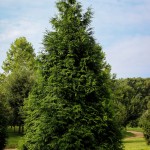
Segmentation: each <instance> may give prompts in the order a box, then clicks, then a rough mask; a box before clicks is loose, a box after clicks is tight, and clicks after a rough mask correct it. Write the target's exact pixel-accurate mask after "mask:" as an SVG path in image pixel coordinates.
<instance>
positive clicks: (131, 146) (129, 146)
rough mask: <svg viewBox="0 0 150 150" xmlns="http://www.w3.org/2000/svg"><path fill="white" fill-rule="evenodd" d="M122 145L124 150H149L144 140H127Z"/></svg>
mask: <svg viewBox="0 0 150 150" xmlns="http://www.w3.org/2000/svg"><path fill="white" fill-rule="evenodd" d="M123 143H124V146H125V150H150V146H148V145H147V144H146V141H145V139H144V138H127V139H124V140H123Z"/></svg>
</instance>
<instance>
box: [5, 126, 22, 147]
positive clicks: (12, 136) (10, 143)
mask: <svg viewBox="0 0 150 150" xmlns="http://www.w3.org/2000/svg"><path fill="white" fill-rule="evenodd" d="M21 137H22V135H21V134H19V133H17V132H14V131H13V129H12V128H10V127H9V128H8V139H7V144H6V148H17V146H18V142H19V140H20V139H21Z"/></svg>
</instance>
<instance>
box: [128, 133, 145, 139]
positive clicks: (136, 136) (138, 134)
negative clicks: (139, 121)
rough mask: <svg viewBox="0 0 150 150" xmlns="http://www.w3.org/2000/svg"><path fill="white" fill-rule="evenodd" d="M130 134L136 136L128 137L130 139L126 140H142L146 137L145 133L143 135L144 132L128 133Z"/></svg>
mask: <svg viewBox="0 0 150 150" xmlns="http://www.w3.org/2000/svg"><path fill="white" fill-rule="evenodd" d="M128 132H130V133H133V134H134V136H132V137H128V138H126V139H132V138H142V137H144V135H143V133H142V132H137V131H128Z"/></svg>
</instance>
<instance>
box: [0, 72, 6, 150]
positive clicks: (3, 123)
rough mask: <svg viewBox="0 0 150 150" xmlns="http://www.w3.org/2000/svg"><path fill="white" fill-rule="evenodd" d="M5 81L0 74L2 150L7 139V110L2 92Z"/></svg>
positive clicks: (0, 144)
mask: <svg viewBox="0 0 150 150" xmlns="http://www.w3.org/2000/svg"><path fill="white" fill-rule="evenodd" d="M3 80H4V75H3V74H0V150H2V149H3V148H4V147H5V145H6V137H7V131H6V130H7V114H6V112H7V110H6V109H5V107H4V106H5V104H4V94H3V91H2V83H3Z"/></svg>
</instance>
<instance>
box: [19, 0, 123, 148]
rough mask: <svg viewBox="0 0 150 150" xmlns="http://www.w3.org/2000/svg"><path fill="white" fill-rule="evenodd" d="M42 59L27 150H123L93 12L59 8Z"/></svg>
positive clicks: (29, 106) (71, 0) (76, 6)
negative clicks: (95, 29) (92, 25)
mask: <svg viewBox="0 0 150 150" xmlns="http://www.w3.org/2000/svg"><path fill="white" fill-rule="evenodd" d="M57 8H58V11H59V14H58V15H57V16H56V17H54V18H53V19H52V20H51V23H52V25H53V29H54V31H52V32H49V31H46V34H45V36H44V40H43V44H44V48H45V50H44V52H43V53H42V54H41V55H40V59H39V60H40V65H39V70H40V71H39V72H40V73H39V78H38V80H37V83H36V86H35V88H34V89H33V91H32V93H31V95H30V96H29V99H28V101H26V104H25V109H26V116H27V118H26V121H25V123H26V125H25V127H26V132H25V137H24V140H23V144H22V146H21V149H24V150H121V149H122V144H121V136H120V135H121V134H120V130H119V128H118V126H117V124H116V123H115V119H114V117H113V112H112V108H111V90H110V89H111V88H110V82H111V81H110V66H109V65H108V64H107V63H106V61H105V54H104V52H103V51H102V48H101V46H100V45H99V44H97V43H96V42H95V39H94V38H93V32H92V29H91V28H90V23H91V18H92V12H91V9H90V8H88V9H87V12H85V13H82V6H81V4H80V3H79V2H77V1H76V0H60V1H58V2H57Z"/></svg>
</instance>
